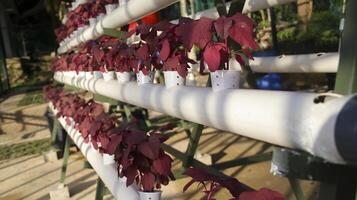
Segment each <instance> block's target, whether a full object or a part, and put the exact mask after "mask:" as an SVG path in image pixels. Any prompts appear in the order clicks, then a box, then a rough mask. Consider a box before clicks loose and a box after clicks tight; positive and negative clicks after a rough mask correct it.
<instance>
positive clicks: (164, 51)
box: [160, 39, 170, 60]
mask: <svg viewBox="0 0 357 200" xmlns="http://www.w3.org/2000/svg"><path fill="white" fill-rule="evenodd" d="M169 55H170V43H169V40H168V39H164V41H163V43H162V48H161V51H160V58H161V60H166V59H167V58H168V57H169Z"/></svg>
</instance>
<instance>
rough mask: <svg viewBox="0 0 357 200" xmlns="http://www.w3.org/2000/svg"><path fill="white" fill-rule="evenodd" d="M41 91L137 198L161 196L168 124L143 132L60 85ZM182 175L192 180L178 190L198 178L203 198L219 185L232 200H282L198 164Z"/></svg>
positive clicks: (167, 167)
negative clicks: (111, 161) (134, 188)
mask: <svg viewBox="0 0 357 200" xmlns="http://www.w3.org/2000/svg"><path fill="white" fill-rule="evenodd" d="M43 91H44V96H45V98H46V99H47V100H48V101H50V102H51V103H52V105H53V107H54V108H55V109H56V111H57V113H56V117H63V118H64V119H65V121H66V123H67V125H69V126H73V127H74V128H75V129H76V130H78V131H79V132H80V134H81V136H82V137H83V139H84V141H85V142H86V143H91V146H92V147H93V148H94V149H95V150H97V151H99V152H100V153H102V154H103V156H105V155H114V160H115V163H116V165H117V168H118V172H119V177H126V185H127V186H130V185H131V184H133V183H134V182H135V183H136V184H137V185H138V186H139V188H140V190H141V191H142V192H141V193H140V194H141V195H142V197H144V196H147V195H148V194H149V195H151V196H152V197H156V198H157V199H160V194H161V192H160V188H161V185H167V184H169V182H170V180H175V177H174V176H173V174H172V172H171V167H172V162H173V160H172V158H171V157H170V156H169V155H168V154H166V153H165V152H164V151H163V149H162V148H161V146H160V145H161V144H162V143H163V142H165V141H166V140H167V139H168V137H167V136H166V135H165V134H164V132H165V131H167V130H169V129H171V128H172V127H171V126H170V125H164V126H160V127H159V128H156V129H153V130H150V131H143V130H140V129H139V128H138V126H137V120H136V119H135V118H134V119H133V120H132V121H130V122H127V123H123V122H121V121H120V120H119V118H118V117H117V116H115V115H109V114H107V113H105V112H104V108H103V106H102V105H101V104H99V103H96V102H94V101H93V100H87V101H86V100H84V99H83V98H81V97H80V96H79V95H78V94H72V93H69V92H65V91H64V90H63V89H62V88H60V87H54V86H46V87H44V89H43ZM183 174H184V175H187V176H190V177H191V178H192V180H190V181H189V182H188V183H187V184H186V185H185V187H184V189H183V191H184V192H185V191H186V190H187V189H188V188H189V187H190V186H191V185H192V184H193V183H195V182H197V183H198V184H199V185H202V186H203V188H204V190H203V192H204V194H205V198H206V199H207V200H213V199H214V196H215V194H216V193H217V192H218V191H219V190H220V189H221V188H225V189H227V190H228V191H229V192H230V194H231V195H232V199H237V200H238V199H239V200H251V199H255V200H259V199H264V200H282V199H284V197H283V195H282V194H280V193H278V192H275V191H272V190H269V189H266V188H263V189H260V190H258V191H254V190H251V189H249V188H247V187H246V186H244V185H243V184H242V183H240V182H239V181H238V180H237V179H235V178H227V177H219V176H216V175H213V174H211V173H208V172H207V171H205V170H203V169H200V168H189V169H187V170H186V171H185V172H184V173H183Z"/></svg>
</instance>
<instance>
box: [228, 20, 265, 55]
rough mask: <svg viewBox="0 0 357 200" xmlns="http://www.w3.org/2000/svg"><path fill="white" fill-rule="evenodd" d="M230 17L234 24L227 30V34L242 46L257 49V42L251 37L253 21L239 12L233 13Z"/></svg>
mask: <svg viewBox="0 0 357 200" xmlns="http://www.w3.org/2000/svg"><path fill="white" fill-rule="evenodd" d="M230 19H232V20H233V21H234V25H233V26H232V27H231V28H230V29H229V31H228V32H229V36H230V37H231V38H232V39H233V40H234V41H236V42H237V43H238V44H240V45H241V46H242V47H247V48H251V49H259V46H258V44H257V43H256V42H255V40H254V38H253V28H254V23H253V21H252V20H251V19H250V18H249V17H247V16H245V15H242V14H240V13H237V14H235V15H234V16H232V17H230Z"/></svg>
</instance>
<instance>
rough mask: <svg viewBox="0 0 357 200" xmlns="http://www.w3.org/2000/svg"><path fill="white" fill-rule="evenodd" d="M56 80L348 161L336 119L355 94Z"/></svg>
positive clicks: (189, 119) (331, 160)
mask: <svg viewBox="0 0 357 200" xmlns="http://www.w3.org/2000/svg"><path fill="white" fill-rule="evenodd" d="M55 79H56V80H57V81H60V82H63V83H65V84H69V85H73V86H76V87H81V85H84V86H85V87H82V89H86V90H89V91H91V92H94V93H98V94H100V95H103V96H107V97H110V98H113V99H117V100H119V101H123V102H127V103H130V104H133V105H136V106H140V107H143V108H147V109H149V110H154V111H157V112H160V113H163V114H167V115H170V116H173V117H176V118H180V119H184V120H187V121H191V122H194V123H198V124H203V125H206V126H209V127H213V128H217V129H219V130H224V131H229V132H232V133H236V134H239V135H242V136H246V137H250V138H253V139H257V140H261V141H264V142H267V143H271V144H275V145H279V146H284V147H289V148H295V149H301V150H305V151H307V152H310V153H311V154H313V155H316V156H319V157H322V158H324V159H326V160H328V161H330V162H332V163H341V164H344V163H346V161H345V160H344V159H343V158H342V157H341V156H340V154H339V152H338V150H337V147H336V142H335V123H336V119H337V116H338V114H339V112H340V111H341V109H342V107H343V106H344V105H345V104H346V102H347V101H349V100H350V98H351V97H354V96H355V95H351V96H347V97H343V98H336V99H329V100H327V101H326V102H325V103H319V104H316V103H314V100H315V98H316V97H318V96H319V95H318V94H314V93H307V92H286V91H261V90H248V89H239V90H236V89H227V90H221V91H218V92H217V91H213V90H212V89H211V88H204V87H188V86H186V87H173V88H170V89H167V88H165V86H162V85H159V84H145V85H142V86H138V85H137V83H135V82H128V83H126V84H118V83H117V82H116V81H108V82H105V81H104V80H101V79H100V80H97V81H94V80H89V81H88V80H73V79H71V78H69V77H65V76H61V74H60V73H58V74H57V73H56V75H55ZM82 82H84V84H83V83H82Z"/></svg>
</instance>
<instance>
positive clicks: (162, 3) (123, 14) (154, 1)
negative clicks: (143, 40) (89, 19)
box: [58, 0, 296, 54]
mask: <svg viewBox="0 0 357 200" xmlns="http://www.w3.org/2000/svg"><path fill="white" fill-rule="evenodd" d="M177 1H178V0H145V1H142V0H131V1H129V2H128V3H127V4H125V5H124V6H119V7H118V8H117V9H115V10H114V11H113V12H112V13H110V14H108V15H106V16H105V17H104V18H103V19H102V20H101V21H99V22H98V23H97V24H96V26H93V27H89V28H88V29H86V30H85V31H84V32H83V33H82V34H80V35H79V36H77V37H75V38H73V39H72V40H70V41H69V42H68V43H65V44H64V45H63V46H61V47H60V48H59V49H58V53H59V54H62V53H65V52H67V51H68V50H70V49H71V48H73V47H75V46H78V45H79V44H81V43H83V42H86V41H89V40H93V39H96V38H98V37H99V36H101V35H103V33H104V28H108V29H115V28H118V27H121V26H124V25H126V24H128V23H130V22H132V21H135V20H137V19H140V18H141V17H144V16H146V15H148V14H150V13H153V12H156V11H158V10H161V9H162V8H165V7H167V6H169V5H171V4H173V3H175V2H177ZM294 1H296V0H279V1H277V0H246V1H245V4H244V8H243V13H248V12H254V11H257V10H261V9H265V8H269V7H272V6H276V5H281V4H286V3H291V2H294Z"/></svg>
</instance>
